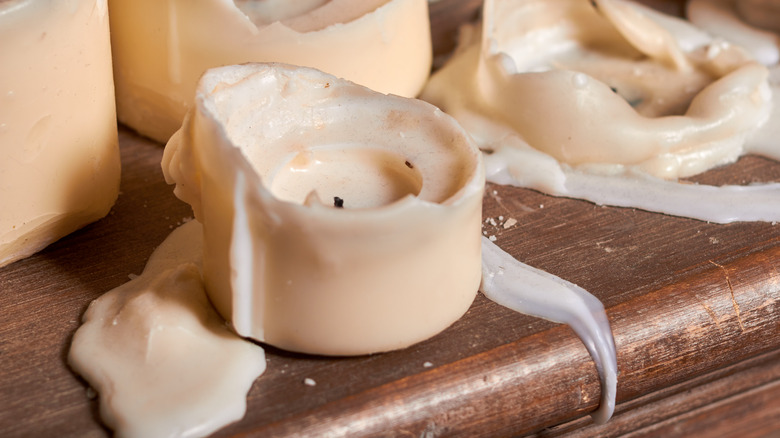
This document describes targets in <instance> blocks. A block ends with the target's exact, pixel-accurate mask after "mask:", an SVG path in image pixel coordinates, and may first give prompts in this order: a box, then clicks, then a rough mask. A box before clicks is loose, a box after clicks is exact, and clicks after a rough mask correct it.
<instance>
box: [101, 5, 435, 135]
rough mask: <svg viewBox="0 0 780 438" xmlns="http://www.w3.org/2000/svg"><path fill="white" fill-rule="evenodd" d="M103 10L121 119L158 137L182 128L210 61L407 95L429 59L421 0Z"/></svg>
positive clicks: (422, 78)
mask: <svg viewBox="0 0 780 438" xmlns="http://www.w3.org/2000/svg"><path fill="white" fill-rule="evenodd" d="M109 7H110V9H111V13H112V19H111V41H112V48H113V53H114V68H115V72H116V81H117V109H118V113H119V120H120V121H121V122H123V123H125V124H126V125H128V126H130V127H132V128H134V129H136V130H137V131H138V132H140V133H141V134H144V135H146V136H149V137H151V138H153V139H155V140H157V141H160V142H165V141H167V140H168V138H169V137H170V136H171V134H173V132H175V131H176V130H177V129H178V128H179V127H180V126H181V123H182V120H183V119H184V114H185V113H186V111H187V109H188V107H189V106H190V103H191V99H192V96H193V95H194V94H195V88H196V85H197V81H198V78H199V77H200V76H201V74H203V72H204V71H205V70H206V69H208V68H211V67H218V66H224V65H231V64H241V63H245V62H259V61H263V62H270V61H273V62H284V63H289V64H294V65H303V66H309V67H314V68H318V69H320V70H323V71H327V72H329V73H331V74H334V75H336V76H339V77H343V78H346V79H349V80H351V81H354V82H357V83H359V84H362V85H365V86H367V87H369V88H372V89H374V90H377V91H381V92H384V93H393V94H398V95H402V96H407V97H412V96H415V95H417V93H419V92H420V90H421V89H422V87H423V85H424V83H425V81H426V80H427V78H428V74H429V72H430V68H431V63H432V57H433V54H432V44H431V35H430V32H431V31H430V22H429V19H428V2H427V0H305V1H276V0H273V1H268V0H263V1H259V0H238V1H225V0H202V1H196V2H192V1H187V0H109ZM399 66H403V68H399Z"/></svg>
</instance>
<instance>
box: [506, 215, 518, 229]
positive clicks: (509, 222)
mask: <svg viewBox="0 0 780 438" xmlns="http://www.w3.org/2000/svg"><path fill="white" fill-rule="evenodd" d="M515 225H517V219H515V218H513V217H510V218H509V219H507V220H506V222H504V229H507V228H511V227H513V226H515Z"/></svg>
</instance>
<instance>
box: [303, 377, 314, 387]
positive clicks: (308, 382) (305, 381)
mask: <svg viewBox="0 0 780 438" xmlns="http://www.w3.org/2000/svg"><path fill="white" fill-rule="evenodd" d="M303 384H304V385H306V386H314V385H316V384H317V382H315V381H314V379H310V378H308V377H307V378H305V379H303Z"/></svg>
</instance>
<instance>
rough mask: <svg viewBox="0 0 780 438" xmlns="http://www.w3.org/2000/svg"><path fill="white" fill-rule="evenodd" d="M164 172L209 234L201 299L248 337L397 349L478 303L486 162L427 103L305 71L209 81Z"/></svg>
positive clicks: (314, 346)
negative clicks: (205, 293) (205, 297)
mask: <svg viewBox="0 0 780 438" xmlns="http://www.w3.org/2000/svg"><path fill="white" fill-rule="evenodd" d="M163 171H164V173H165V176H166V179H167V180H168V181H169V182H170V183H176V189H175V193H176V194H177V196H179V197H180V198H181V199H183V200H184V201H186V202H188V203H190V204H191V205H192V207H193V210H194V212H195V217H196V218H197V219H198V220H199V221H201V222H202V223H203V233H204V234H203V236H204V264H203V265H204V266H203V268H204V281H205V284H206V290H207V291H208V293H209V296H210V298H211V300H212V302H213V303H214V305H215V306H216V308H217V309H218V310H219V312H220V313H221V314H222V315H223V316H224V317H225V318H226V319H228V320H229V321H231V322H232V325H233V327H234V328H235V330H236V331H237V332H238V333H239V334H240V335H242V336H248V337H252V338H254V339H257V340H261V341H265V342H267V343H269V344H272V345H275V346H277V347H281V348H284V349H288V350H294V351H300V352H306V353H316V354H328V355H354V354H365V353H373V352H379V351H386V350H392V349H397V348H402V347H406V346H408V345H411V344H413V343H415V342H418V341H421V340H424V339H426V338H428V337H430V336H433V335H434V334H436V333H438V332H440V331H441V330H443V329H444V328H445V327H447V326H448V325H450V324H451V323H452V322H454V321H455V320H457V319H458V318H459V317H460V316H461V315H462V314H463V313H464V312H465V311H466V310H467V309H468V307H469V305H470V304H471V302H472V300H473V299H474V296H475V294H476V292H477V288H478V286H479V282H480V229H481V225H480V220H481V205H482V190H483V185H484V176H483V168H482V164H481V160H480V154H479V151H478V149H476V147H475V146H474V144H473V143H472V142H471V140H470V138H469V137H468V135H467V134H466V133H465V132H464V131H463V130H462V129H461V128H460V127H459V126H458V125H457V123H455V121H454V120H453V119H451V118H450V117H449V116H447V115H445V114H444V113H442V112H441V111H439V110H438V109H436V108H434V107H433V106H430V105H428V104H426V103H424V102H421V101H417V100H412V99H405V98H402V97H397V96H387V95H383V94H381V93H376V92H373V91H371V90H369V89H367V88H364V87H362V86H358V85H355V84H353V83H350V82H347V81H345V80H342V79H337V78H336V77H333V76H330V75H327V74H324V73H321V72H319V71H316V70H313V69H308V68H295V67H291V66H285V65H279V64H248V65H243V66H231V67H224V68H218V69H213V70H210V71H209V72H207V73H206V75H204V77H203V79H202V80H201V82H200V85H199V87H198V91H197V95H196V99H195V106H194V107H193V109H192V111H191V112H190V113H189V116H188V117H187V118H186V119H185V123H184V125H183V127H182V129H181V130H179V131H178V132H177V133H176V134H175V135H174V136H173V137H172V138H171V140H170V141H169V143H168V145H167V146H166V149H165V155H164V158H163ZM336 198H338V199H340V200H343V205H341V202H339V201H338V200H337V199H336ZM339 205H341V206H340V207H339Z"/></svg>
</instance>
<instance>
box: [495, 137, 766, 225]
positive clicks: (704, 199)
mask: <svg viewBox="0 0 780 438" xmlns="http://www.w3.org/2000/svg"><path fill="white" fill-rule="evenodd" d="M540 154H541V152H539V151H531V150H528V149H516V148H510V147H500V148H498V149H496V150H495V151H493V152H492V153H491V154H489V155H486V156H485V167H486V169H487V172H486V174H485V178H486V179H487V181H490V182H493V183H496V184H502V185H512V186H516V187H524V188H529V189H534V190H539V191H541V192H543V193H545V194H548V195H551V196H562V197H568V198H575V199H582V200H585V201H589V202H593V203H595V204H598V205H609V206H613V207H630V208H638V209H641V210H646V211H652V212H658V213H664V214H668V215H672V216H680V217H687V218H691V219H698V220H702V221H708V222H715V223H731V222H737V221H765V222H777V221H780V202H778V200H780V183H775V182H769V183H756V184H750V185H745V186H739V185H725V186H711V185H706V184H694V183H685V182H679V181H669V180H664V179H661V178H657V177H654V176H652V175H648V174H645V173H641V172H639V171H631V170H628V171H626V172H625V173H619V174H598V173H591V172H587V171H580V170H577V169H573V168H570V167H568V166H565V167H564V166H560V165H558V164H557V162H552V161H551V159H552V157H549V158H550V159H545V158H544V157H540V156H539V155H540ZM550 166H553V167H552V168H551V167H550Z"/></svg>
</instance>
